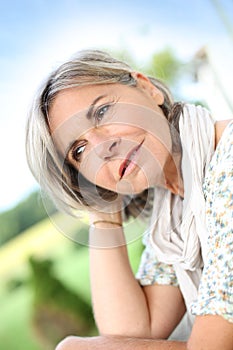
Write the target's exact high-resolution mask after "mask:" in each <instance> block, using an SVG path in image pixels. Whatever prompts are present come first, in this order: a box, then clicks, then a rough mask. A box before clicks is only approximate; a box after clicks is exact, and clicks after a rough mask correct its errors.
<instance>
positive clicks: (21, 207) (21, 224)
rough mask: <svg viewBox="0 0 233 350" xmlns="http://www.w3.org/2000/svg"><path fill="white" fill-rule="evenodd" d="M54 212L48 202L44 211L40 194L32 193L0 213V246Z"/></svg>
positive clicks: (37, 192) (53, 208)
mask: <svg viewBox="0 0 233 350" xmlns="http://www.w3.org/2000/svg"><path fill="white" fill-rule="evenodd" d="M55 211H56V209H55V207H54V206H53V205H52V203H50V202H48V201H47V202H46V210H45V207H44V205H43V201H42V197H41V194H40V192H39V191H35V192H32V193H31V194H30V195H29V196H28V197H27V198H25V199H24V200H23V201H21V202H20V203H19V204H17V205H16V206H15V207H14V208H12V209H9V210H7V211H5V212H2V213H0V245H2V244H3V243H5V242H7V241H9V240H10V239H12V238H13V237H15V236H17V235H18V234H20V233H21V232H22V231H24V230H26V229H27V228H28V227H30V226H32V225H34V224H35V223H37V222H39V221H40V220H42V219H44V218H46V217H47V216H48V214H49V215H51V214H53V213H54V212H55Z"/></svg>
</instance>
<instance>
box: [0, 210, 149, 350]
mask: <svg viewBox="0 0 233 350" xmlns="http://www.w3.org/2000/svg"><path fill="white" fill-rule="evenodd" d="M59 215H60V214H56V217H54V218H53V219H52V221H51V220H50V219H45V220H43V221H41V222H40V223H38V224H36V225H34V226H33V227H31V228H30V229H28V230H26V231H25V232H23V233H22V234H21V235H20V236H18V237H17V238H15V239H14V240H12V241H10V242H9V243H7V244H5V245H4V246H3V247H1V249H0V278H1V281H2V283H1V286H0V309H1V313H0V349H4V350H5V349H7V350H21V349H22V350H29V349H30V350H42V349H43V350H46V346H45V345H44V344H42V343H41V342H40V340H39V338H38V334H37V333H36V331H35V329H34V328H33V325H32V310H33V295H32V290H31V289H30V285H29V284H28V283H27V281H28V279H29V277H30V270H29V265H28V259H29V257H30V256H36V257H38V258H40V259H47V258H50V259H52V260H53V262H54V271H55V274H56V276H57V278H59V279H60V280H61V281H63V282H64V283H65V285H66V286H68V287H69V288H70V289H71V290H73V291H77V292H78V293H79V295H81V296H82V298H83V299H84V300H86V301H87V302H89V303H90V284H89V275H88V271H89V266H88V248H87V247H85V246H80V245H78V244H77V243H75V242H73V241H72V240H71V239H68V238H67V237H65V236H64V235H63V234H62V233H61V232H59V230H58V228H56V227H55V225H54V223H59V220H64V218H62V217H59ZM65 225H66V228H67V231H69V232H71V233H72V232H81V231H82V234H87V229H88V227H87V225H86V224H85V221H83V220H82V221H77V223H76V224H75V225H74V222H73V221H72V222H71V224H70V227H68V226H67V225H69V223H65ZM58 226H59V224H58ZM71 226H72V227H71ZM74 226H75V227H74ZM80 230H81V231H80ZM143 230H144V226H143V225H140V224H139V223H137V222H132V223H131V224H130V225H127V227H126V231H127V237H128V240H129V241H134V242H133V243H130V244H129V245H128V249H129V256H130V260H131V263H132V266H133V269H134V270H136V268H137V265H138V262H139V257H140V254H141V251H142V245H141V243H140V240H138V239H137V238H139V236H140V234H138V231H140V233H142V232H143ZM135 232H137V234H135ZM74 277H75V278H74Z"/></svg>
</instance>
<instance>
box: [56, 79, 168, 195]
mask: <svg viewBox="0 0 233 350" xmlns="http://www.w3.org/2000/svg"><path fill="white" fill-rule="evenodd" d="M137 82H138V83H137V87H130V86H125V85H121V84H106V85H90V86H84V87H76V88H69V89H66V90H64V91H62V92H59V94H58V95H57V96H56V98H55V100H54V101H53V104H52V107H51V110H50V129H51V133H52V138H53V140H54V142H55V144H56V147H57V148H58V149H59V151H60V153H61V154H62V155H63V156H64V159H66V160H68V162H70V163H71V164H72V165H73V167H75V168H76V169H78V170H79V172H80V173H81V174H82V175H84V177H86V178H87V179H88V180H89V181H91V182H92V183H95V184H96V185H98V186H100V187H103V188H106V189H109V190H112V191H115V192H118V193H121V194H135V193H140V192H142V191H143V190H144V189H146V188H148V187H151V186H154V185H162V184H163V182H164V178H163V169H164V166H165V164H166V161H167V159H168V157H169V154H170V150H171V139H170V133H169V127H168V122H167V120H166V118H165V117H164V115H163V113H162V110H161V108H160V107H159V104H162V103H163V95H162V93H161V92H160V91H159V90H158V89H157V88H156V87H154V86H153V85H152V84H151V83H150V82H149V81H148V79H147V78H145V77H144V76H142V75H140V74H138V75H137Z"/></svg>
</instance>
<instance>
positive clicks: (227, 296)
mask: <svg viewBox="0 0 233 350" xmlns="http://www.w3.org/2000/svg"><path fill="white" fill-rule="evenodd" d="M224 133H225V134H224V138H223V139H224V140H223V141H222V139H221V141H222V142H221V141H220V143H219V145H218V147H217V149H216V152H215V154H214V157H213V160H212V161H211V165H210V167H209V170H208V173H207V176H206V179H205V182H204V194H205V197H206V214H207V227H208V231H209V237H208V242H207V243H208V247H207V256H206V259H205V266H204V270H203V274H202V278H201V283H200V287H199V292H198V300H197V302H196V303H195V304H194V305H193V309H192V312H193V314H195V315H206V314H212V315H221V316H223V317H224V318H225V319H227V320H228V321H230V322H233V123H231V125H230V126H228V127H227V132H226V131H225V132H224Z"/></svg>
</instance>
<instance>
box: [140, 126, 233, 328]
mask: <svg viewBox="0 0 233 350" xmlns="http://www.w3.org/2000/svg"><path fill="white" fill-rule="evenodd" d="M203 193H204V197H205V200H206V222H207V229H208V232H209V237H208V250H207V256H206V257H205V266H204V268H203V273H202V278H201V282H200V285H199V290H198V299H197V301H195V302H194V303H193V306H192V313H193V314H194V315H207V314H211V315H221V316H223V317H224V318H225V319H227V320H228V321H230V322H233V122H231V123H230V124H228V126H227V127H226V129H225V130H224V133H223V135H222V137H221V139H220V141H219V143H218V145H217V148H216V150H215V153H214V155H213V157H212V159H211V162H210V164H209V165H208V168H207V170H206V175H205V178H204V182H203ZM144 244H145V245H146V248H145V250H144V252H143V254H142V258H141V263H140V266H139V270H138V272H137V275H136V278H137V279H138V280H139V281H140V283H141V285H143V286H145V285H152V284H154V283H158V284H164V285H174V286H178V281H177V277H176V274H175V271H174V269H173V266H172V265H167V264H164V263H161V262H159V261H158V259H157V258H156V256H155V253H154V251H153V247H152V246H151V245H150V242H149V239H148V236H145V237H144Z"/></svg>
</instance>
